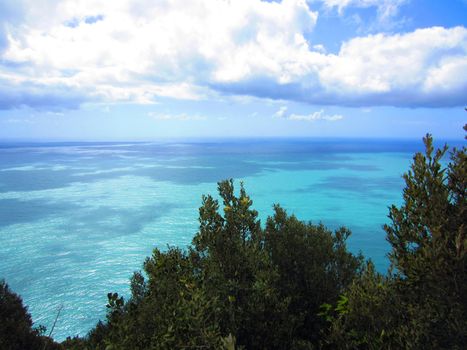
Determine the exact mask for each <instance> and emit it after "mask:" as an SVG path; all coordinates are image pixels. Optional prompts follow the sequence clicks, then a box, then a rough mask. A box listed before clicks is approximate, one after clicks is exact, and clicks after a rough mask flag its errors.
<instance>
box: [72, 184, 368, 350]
mask: <svg viewBox="0 0 467 350" xmlns="http://www.w3.org/2000/svg"><path fill="white" fill-rule="evenodd" d="M218 189H219V195H220V197H221V200H222V209H220V207H221V206H220V204H219V201H218V200H215V199H214V198H213V197H212V196H204V197H203V202H202V206H201V208H200V210H199V214H200V215H199V220H200V228H199V232H198V233H197V234H196V235H195V237H194V239H193V245H192V247H190V248H189V249H188V251H182V250H180V249H177V248H168V249H167V251H164V252H163V251H160V250H158V249H155V250H154V252H153V255H152V256H151V257H150V258H148V259H147V260H146V262H145V263H144V273H139V272H138V273H135V274H134V276H133V277H132V279H131V291H132V295H131V298H130V299H129V300H128V301H124V300H123V299H122V298H121V297H119V296H118V295H117V294H116V293H109V295H108V299H109V302H108V305H107V307H108V314H107V322H106V323H105V324H99V325H98V326H97V327H96V328H95V329H94V330H93V331H92V332H91V333H90V334H89V335H88V337H87V340H86V344H84V345H83V344H81V346H82V349H84V348H85V347H86V346H87V347H89V348H91V347H92V348H95V349H177V348H183V349H194V348H203V349H222V348H225V349H242V348H245V349H311V348H312V347H313V346H316V345H318V340H319V335H320V330H321V328H322V327H323V326H325V325H326V323H325V322H324V321H323V320H322V318H321V317H319V316H317V313H318V312H319V306H320V305H321V304H322V303H325V302H328V303H333V302H335V301H337V300H338V298H339V295H340V294H341V293H342V292H343V291H344V290H345V289H346V287H347V286H348V285H349V284H350V283H351V281H352V280H353V278H354V277H355V276H356V274H357V273H358V271H359V269H360V266H361V262H362V259H361V257H355V256H353V255H352V254H350V253H349V252H348V251H347V248H346V246H345V241H346V239H347V238H348V236H349V234H350V232H349V231H348V230H346V229H340V230H338V231H336V232H335V233H333V232H331V231H329V230H328V229H326V228H325V227H324V226H323V225H317V226H316V225H312V224H310V223H303V222H301V221H299V220H297V219H296V218H295V217H294V216H289V215H287V213H286V212H285V210H283V209H282V208H280V207H279V206H275V208H274V209H275V214H274V216H273V217H271V218H268V220H267V223H266V227H265V228H264V229H263V228H262V227H261V224H260V221H259V220H258V213H257V212H256V211H255V210H254V209H253V208H252V201H251V199H250V197H249V196H248V195H247V194H246V191H245V190H244V188H243V185H241V186H240V191H239V195H236V194H235V191H234V185H233V181H232V180H229V181H223V182H220V183H219V187H218ZM73 342H74V343H73ZM69 344H70V346H71V345H73V344H77V341H76V340H73V339H70V340H69ZM78 345H79V344H78ZM70 348H71V347H70Z"/></svg>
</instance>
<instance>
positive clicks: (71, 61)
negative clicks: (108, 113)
mask: <svg viewBox="0 0 467 350" xmlns="http://www.w3.org/2000/svg"><path fill="white" fill-rule="evenodd" d="M323 1H325V4H327V6H329V7H330V8H337V9H338V10H341V11H342V10H344V9H345V8H346V7H348V6H360V7H366V6H376V7H377V8H378V11H379V12H381V14H382V16H391V15H393V14H394V13H396V12H397V8H398V6H400V5H401V4H402V3H403V1H400V0H399V1H389V0H381V1H376V0H323ZM23 5H24V6H23V7H24V11H25V12H24V14H23V22H22V23H21V25H13V24H9V25H8V26H6V28H8V31H7V38H8V46H7V47H6V48H4V49H3V51H1V50H0V62H3V63H0V82H1V83H2V84H1V85H2V86H3V87H0V109H1V108H16V107H19V106H21V105H31V106H35V107H36V106H44V108H49V107H51V106H52V105H53V104H54V103H56V104H59V105H60V106H63V108H69V107H71V108H75V107H76V106H79V104H80V103H82V102H83V101H94V102H96V101H100V102H103V103H112V102H120V101H123V102H135V103H143V104H151V103H154V102H155V101H157V99H158V97H161V96H162V97H171V98H177V99H195V100H196V99H203V98H218V97H219V94H226V95H229V96H232V95H233V96H254V97H258V98H270V99H278V100H284V101H285V100H295V101H302V102H308V103H313V104H322V105H346V106H372V105H393V106H411V107H417V106H424V107H427V106H455V105H461V104H464V103H465V91H466V89H467V75H466V74H465V66H466V60H467V29H466V28H464V27H457V28H448V29H446V28H441V27H433V28H426V29H419V30H416V31H414V32H411V33H406V34H394V35H384V34H376V35H368V36H364V37H357V38H354V39H352V40H349V41H347V42H345V43H343V44H342V46H341V49H340V51H339V53H337V54H329V53H327V52H326V48H325V47H323V46H322V45H319V44H316V43H309V42H308V41H307V40H306V37H307V33H309V32H311V31H312V30H313V28H314V26H315V24H316V21H317V20H318V13H317V12H315V11H312V10H310V8H309V7H308V5H307V3H306V1H305V0H283V1H282V2H265V1H260V0H249V1H224V0H192V1H185V0H160V1H150V0H141V1H139V2H138V5H136V4H135V3H134V2H133V1H130V0H114V1H112V2H109V1H106V0H86V1H85V0H62V1H52V0H49V1H41V2H40V3H39V2H37V1H32V0H31V1H24V4H23ZM90 19H91V20H90ZM68 101H69V102H68ZM284 112H285V111H284Z"/></svg>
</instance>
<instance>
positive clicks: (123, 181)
mask: <svg viewBox="0 0 467 350" xmlns="http://www.w3.org/2000/svg"><path fill="white" fill-rule="evenodd" d="M421 149H422V143H421V141H374V140H373V141H369V140H277V139H276V140H261V141H251V140H238V141H222V142H221V141H209V142H207V141H206V142H177V143H175V142H172V143H132V144H129V143H125V144H124V143H112V144H108V143H61V144H24V143H23V144H6V143H3V144H0V278H5V279H6V281H7V282H8V284H9V285H10V287H11V288H12V289H13V290H14V291H15V292H17V293H19V294H20V295H21V296H22V297H23V300H24V302H25V304H26V305H28V307H29V311H30V312H31V314H32V316H33V319H34V321H35V323H36V324H43V325H45V326H47V327H48V328H49V329H50V327H51V325H52V323H53V320H54V318H55V315H56V313H57V309H58V308H59V307H60V306H63V309H62V312H61V314H60V317H59V319H58V322H57V325H56V328H55V331H54V334H53V336H54V337H55V338H56V339H58V340H63V339H64V338H65V337H66V336H68V335H70V336H72V335H77V334H79V335H84V334H86V332H87V331H88V330H89V329H90V328H91V327H92V326H93V325H94V324H95V323H96V322H97V321H98V320H99V318H104V317H105V304H106V298H107V297H106V295H107V293H108V292H110V291H112V292H114V291H115V292H119V293H123V294H124V295H127V294H128V292H129V290H128V285H129V277H130V276H131V274H132V272H133V271H135V270H139V269H140V268H141V265H142V263H143V261H144V258H145V257H146V256H148V255H150V254H151V250H152V249H153V248H154V247H159V248H165V247H167V245H177V246H181V247H185V246H187V245H188V244H190V242H191V239H192V237H193V235H194V234H195V233H196V231H197V226H198V221H197V216H198V207H199V205H200V203H201V196H202V194H207V193H211V194H215V193H216V182H217V181H220V180H222V179H226V178H234V179H235V180H243V181H244V184H245V187H246V190H247V192H248V193H249V194H250V195H251V197H252V199H253V202H254V207H255V208H256V209H257V210H258V211H259V212H260V217H261V219H262V221H263V222H264V220H265V218H266V217H267V216H268V215H270V214H271V213H272V204H273V203H280V204H281V205H282V206H283V207H284V208H286V209H287V210H288V212H289V213H294V214H295V215H296V216H297V217H298V218H300V219H302V220H307V221H308V220H311V221H312V222H314V223H318V222H320V221H322V222H323V223H324V224H325V225H327V226H328V227H330V228H336V227H338V226H340V225H346V226H348V227H349V228H350V229H351V230H352V231H353V236H352V237H351V239H350V241H349V247H350V248H351V249H352V251H354V252H358V251H359V250H361V251H362V252H363V253H364V254H365V255H366V256H367V257H371V258H372V259H373V260H374V262H375V263H376V266H377V267H378V269H379V270H380V271H382V272H384V271H385V269H386V268H387V266H388V261H387V259H386V257H385V255H386V253H387V251H388V244H387V243H386V241H385V234H384V232H383V230H382V225H383V224H384V223H385V222H387V214H388V206H389V205H390V204H392V203H394V204H400V202H401V190H402V188H403V180H402V178H401V175H402V174H403V173H404V172H405V171H406V170H407V169H408V167H409V165H410V162H411V159H412V156H413V153H414V152H415V151H419V150H421Z"/></svg>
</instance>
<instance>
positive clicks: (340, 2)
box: [315, 0, 408, 20]
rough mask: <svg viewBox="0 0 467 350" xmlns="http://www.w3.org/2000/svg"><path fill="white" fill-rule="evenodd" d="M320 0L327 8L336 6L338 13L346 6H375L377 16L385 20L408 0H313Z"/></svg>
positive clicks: (395, 13)
mask: <svg viewBox="0 0 467 350" xmlns="http://www.w3.org/2000/svg"><path fill="white" fill-rule="evenodd" d="M315 1H321V2H322V3H323V4H324V5H325V6H326V7H328V8H337V11H338V12H339V14H342V13H343V12H344V9H345V8H347V7H360V8H367V7H376V9H377V12H378V18H379V19H380V20H385V19H388V18H390V17H393V16H395V15H397V13H398V11H399V7H400V6H402V5H403V4H405V3H407V2H408V0H315Z"/></svg>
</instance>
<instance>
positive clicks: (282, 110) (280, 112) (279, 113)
mask: <svg viewBox="0 0 467 350" xmlns="http://www.w3.org/2000/svg"><path fill="white" fill-rule="evenodd" d="M286 112H287V107H286V106H281V107H280V108H279V110H278V111H277V112H276V113H274V117H275V118H283V117H284V116H285V113H286Z"/></svg>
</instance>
